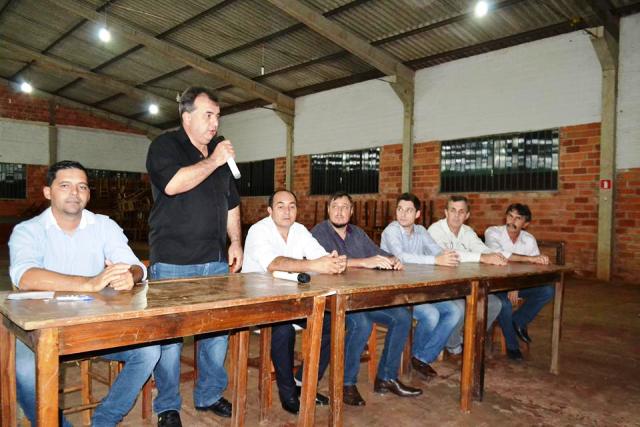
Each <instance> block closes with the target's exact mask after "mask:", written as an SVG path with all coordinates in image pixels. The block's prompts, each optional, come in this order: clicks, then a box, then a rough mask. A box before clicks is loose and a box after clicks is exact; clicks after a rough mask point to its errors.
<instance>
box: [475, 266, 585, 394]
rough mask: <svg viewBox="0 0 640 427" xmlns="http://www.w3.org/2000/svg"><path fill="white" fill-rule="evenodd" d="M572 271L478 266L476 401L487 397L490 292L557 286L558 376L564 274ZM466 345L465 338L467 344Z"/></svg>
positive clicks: (554, 354) (554, 346) (554, 368)
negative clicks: (485, 364) (488, 307)
mask: <svg viewBox="0 0 640 427" xmlns="http://www.w3.org/2000/svg"><path fill="white" fill-rule="evenodd" d="M572 270H573V268H572V267H571V266H565V265H534V264H526V263H510V264H508V265H507V266H506V267H499V266H491V265H478V276H477V279H479V280H480V285H481V286H480V289H479V294H478V322H477V328H478V329H477V330H476V332H475V338H476V344H475V348H476V351H477V353H478V354H477V355H476V357H475V358H474V363H475V366H474V368H473V371H474V381H473V384H474V387H473V396H474V398H475V399H476V400H482V397H483V394H484V342H485V335H486V330H487V328H486V323H487V320H486V317H487V316H486V313H487V299H486V296H487V294H488V293H490V292H501V291H509V290H513V289H524V288H531V287H535V286H541V285H551V284H553V285H554V286H555V295H554V300H553V321H552V332H551V366H550V369H549V370H550V372H551V373H553V374H558V373H559V368H558V359H559V351H560V326H561V324H562V298H563V294H564V274H565V273H567V272H569V271H572ZM466 342H467V341H466V338H465V343H466Z"/></svg>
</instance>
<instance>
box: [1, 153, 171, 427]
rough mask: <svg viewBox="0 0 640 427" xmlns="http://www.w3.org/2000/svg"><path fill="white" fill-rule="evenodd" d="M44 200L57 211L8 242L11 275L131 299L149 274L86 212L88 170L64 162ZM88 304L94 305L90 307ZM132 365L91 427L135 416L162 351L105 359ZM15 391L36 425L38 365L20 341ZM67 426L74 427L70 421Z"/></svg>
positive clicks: (53, 172) (23, 226) (108, 224)
mask: <svg viewBox="0 0 640 427" xmlns="http://www.w3.org/2000/svg"><path fill="white" fill-rule="evenodd" d="M43 192H44V196H45V198H47V199H48V200H50V201H51V207H50V208H48V209H47V210H45V211H44V212H43V213H41V214H40V215H38V216H37V217H35V218H32V219H30V220H28V221H24V222H22V223H20V224H18V225H17V226H16V227H15V229H14V230H13V233H11V238H10V239H9V255H10V267H9V273H10V276H11V281H12V282H13V285H14V286H16V287H17V288H19V289H20V290H23V291H36V290H37V291H72V292H83V293H85V292H99V291H101V290H103V289H105V288H107V287H109V288H111V289H112V290H111V291H112V292H113V291H128V290H130V289H131V288H133V285H134V283H136V282H139V281H140V280H142V279H144V276H145V274H146V270H145V268H144V265H143V264H142V263H141V262H140V261H139V260H138V258H136V256H135V255H134V254H133V252H132V251H131V248H129V246H128V245H127V238H126V237H125V235H124V234H123V232H122V229H121V228H120V227H119V226H118V225H117V224H116V223H115V222H113V221H112V220H110V219H109V218H108V217H106V216H103V215H96V214H94V213H92V212H89V211H87V210H85V209H84V207H85V206H86V204H87V202H88V201H89V184H88V183H87V172H86V169H85V168H84V167H83V166H82V165H81V164H80V163H78V162H73V161H68V160H65V161H62V162H58V163H56V164H54V165H52V166H51V167H50V168H49V171H48V173H47V185H46V186H45V187H44V190H43ZM87 304H91V303H90V302H88V303H87ZM103 357H104V358H106V359H109V360H118V361H122V362H124V363H125V365H124V369H123V370H122V372H121V373H120V375H118V377H117V378H116V381H115V382H114V383H113V385H112V386H111V389H110V390H109V394H108V395H107V397H105V398H104V399H103V400H102V402H100V404H99V405H98V407H97V408H96V409H95V412H94V414H93V419H92V422H91V425H92V426H98V427H102V426H110V427H112V426H115V425H117V424H118V423H119V422H120V421H121V420H122V418H124V416H125V415H126V414H127V413H128V412H129V410H130V409H131V408H132V407H133V404H134V403H135V399H136V396H137V395H138V393H139V392H140V389H141V388H142V386H143V385H144V383H145V382H146V381H147V379H148V378H149V376H150V375H151V372H152V371H153V368H154V366H155V365H156V363H157V362H158V359H159V358H160V347H159V346H155V345H152V346H144V347H136V348H132V349H131V348H130V349H128V350H124V351H119V352H114V353H109V354H105V355H103ZM16 389H17V397H18V402H19V403H20V406H21V407H22V410H23V411H24V413H25V415H26V416H27V418H28V419H29V421H30V422H31V425H33V426H35V425H36V422H35V421H36V420H35V412H36V411H35V409H36V408H35V405H36V400H35V358H34V353H33V351H31V350H30V349H29V348H28V347H27V346H26V345H25V344H23V343H22V341H20V340H17V341H16ZM62 424H63V425H64V426H70V425H71V424H69V422H68V421H67V420H66V419H64V418H63V420H62Z"/></svg>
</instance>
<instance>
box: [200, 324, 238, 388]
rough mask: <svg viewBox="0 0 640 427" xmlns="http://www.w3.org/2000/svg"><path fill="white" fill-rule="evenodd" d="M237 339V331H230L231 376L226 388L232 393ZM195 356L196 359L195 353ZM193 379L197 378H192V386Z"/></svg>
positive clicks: (234, 381)
mask: <svg viewBox="0 0 640 427" xmlns="http://www.w3.org/2000/svg"><path fill="white" fill-rule="evenodd" d="M237 340H238V331H230V332H229V345H228V352H229V372H231V376H230V377H229V385H228V386H227V389H228V390H229V392H230V393H231V394H234V393H235V390H236V376H235V374H234V372H235V371H236V369H237V363H238V341H237ZM193 345H194V346H195V345H196V337H193ZM195 357H196V360H197V355H195ZM195 381H197V378H194V387H195Z"/></svg>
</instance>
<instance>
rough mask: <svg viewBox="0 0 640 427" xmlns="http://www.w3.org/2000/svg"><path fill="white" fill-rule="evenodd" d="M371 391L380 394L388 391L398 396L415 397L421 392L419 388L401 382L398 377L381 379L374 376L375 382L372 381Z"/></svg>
mask: <svg viewBox="0 0 640 427" xmlns="http://www.w3.org/2000/svg"><path fill="white" fill-rule="evenodd" d="M373 391H375V392H376V393H382V394H384V393H386V392H388V391H390V392H391V393H393V394H396V395H398V396H400V397H415V396H420V395H421V394H422V390H421V389H419V388H415V387H410V386H408V385H405V384H402V383H401V382H400V381H399V380H398V379H395V380H386V381H383V380H381V379H380V378H376V381H375V383H373Z"/></svg>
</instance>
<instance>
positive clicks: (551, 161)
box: [440, 129, 560, 193]
mask: <svg viewBox="0 0 640 427" xmlns="http://www.w3.org/2000/svg"><path fill="white" fill-rule="evenodd" d="M559 149H560V143H559V131H558V129H548V130H542V131H534V132H522V133H514V134H504V135H493V136H483V137H478V138H469V139H462V140H455V141H445V142H443V143H442V145H441V148H440V191H441V192H444V193H456V192H499V191H541V190H542V191H544V190H557V189H558V153H559Z"/></svg>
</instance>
